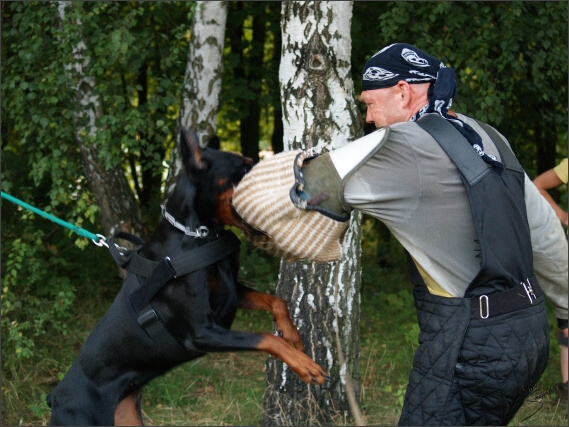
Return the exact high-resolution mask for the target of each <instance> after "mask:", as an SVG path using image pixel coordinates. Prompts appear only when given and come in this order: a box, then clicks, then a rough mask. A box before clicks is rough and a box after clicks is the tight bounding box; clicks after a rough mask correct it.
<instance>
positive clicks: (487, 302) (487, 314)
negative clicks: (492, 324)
mask: <svg viewBox="0 0 569 427" xmlns="http://www.w3.org/2000/svg"><path fill="white" fill-rule="evenodd" d="M482 298H485V303H483V302H482ZM479 301H480V318H481V319H488V316H490V304H489V299H488V295H481V296H480V298H479ZM484 305H485V306H486V315H484Z"/></svg>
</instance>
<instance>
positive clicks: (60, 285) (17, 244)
mask: <svg viewBox="0 0 569 427" xmlns="http://www.w3.org/2000/svg"><path fill="white" fill-rule="evenodd" d="M32 233H33V234H32ZM43 237H44V236H43V233H42V232H41V230H35V232H33V231H32V230H31V229H27V230H25V231H24V233H22V235H21V237H17V238H14V239H13V240H12V241H11V242H10V243H9V246H8V247H7V248H6V249H7V250H6V251H5V250H4V248H3V255H4V256H3V258H4V257H5V256H6V254H7V257H6V258H7V260H6V261H5V269H4V270H3V271H5V272H7V274H4V275H3V277H2V321H1V322H2V360H3V363H4V364H8V365H10V364H12V363H14V362H15V359H21V358H25V359H30V358H31V357H32V356H36V357H37V356H38V355H40V354H41V352H39V351H37V350H36V349H35V342H34V341H35V339H36V338H38V337H40V336H43V335H45V334H46V333H48V332H49V331H57V332H60V333H61V334H62V335H67V331H68V327H69V323H68V321H69V318H70V316H71V313H72V309H73V302H74V299H75V287H74V286H72V284H71V281H70V279H69V277H66V276H62V275H54V274H53V273H54V272H56V271H58V270H59V271H60V270H62V269H65V268H66V267H68V263H67V261H65V260H64V259H62V258H59V259H56V260H55V261H54V262H48V261H47V258H48V257H53V256H56V255H57V247H56V246H54V245H47V246H46V245H45V244H44V242H43V240H42V238H43ZM14 358H15V359H14Z"/></svg>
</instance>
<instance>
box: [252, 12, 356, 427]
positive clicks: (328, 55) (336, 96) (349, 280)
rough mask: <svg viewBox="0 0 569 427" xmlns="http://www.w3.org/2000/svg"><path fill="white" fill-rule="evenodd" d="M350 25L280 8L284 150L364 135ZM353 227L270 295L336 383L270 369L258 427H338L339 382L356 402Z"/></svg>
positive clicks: (270, 364)
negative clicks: (333, 252)
mask: <svg viewBox="0 0 569 427" xmlns="http://www.w3.org/2000/svg"><path fill="white" fill-rule="evenodd" d="M351 17H352V2H346V1H339V2H337V1H322V2H300V1H292V2H283V5H282V18H281V27H282V57H281V65H280V69H279V78H280V90H281V99H282V104H283V122H284V146H285V150H287V149H288V150H290V149H297V148H310V147H315V148H316V149H317V151H322V149H324V148H328V149H332V148H335V147H339V146H341V145H343V144H344V143H346V142H348V141H351V140H354V139H356V138H358V137H360V136H362V135H363V122H362V120H361V117H360V115H359V113H358V110H357V107H356V104H355V98H354V88H353V81H352V78H351V75H350V53H351V35H350V24H351ZM360 223H361V216H360V214H355V213H354V214H352V219H351V222H350V228H349V230H348V232H347V234H346V237H345V239H344V243H343V253H344V254H343V258H342V259H341V260H340V261H338V262H334V263H307V262H295V263H288V262H286V261H282V262H281V269H280V278H279V283H278V286H277V293H278V294H279V295H280V296H281V297H282V298H284V299H285V301H287V304H288V308H289V310H290V313H291V315H292V316H293V321H294V322H295V324H296V325H297V327H298V329H299V332H300V335H301V338H302V341H303V343H304V345H305V347H306V352H307V354H308V355H309V356H311V357H312V358H314V360H316V361H317V362H318V363H320V364H321V365H322V366H323V367H324V368H325V369H327V370H328V372H329V373H330V374H331V376H332V377H333V379H332V381H330V382H328V383H326V384H325V385H323V386H318V385H307V384H305V383H303V382H302V381H300V379H298V377H297V376H296V375H295V374H294V373H293V372H291V371H290V369H288V367H287V366H286V365H284V364H283V363H282V362H281V361H280V360H276V359H268V360H267V363H266V367H267V390H266V393H265V397H264V405H265V412H264V416H263V425H331V424H332V423H334V424H342V423H345V422H346V419H347V418H348V417H349V413H350V412H349V405H348V400H347V398H346V392H347V390H346V381H350V382H351V383H353V385H354V389H355V398H356V400H357V401H358V402H359V395H360V387H359V386H360V381H359V380H360V377H359V370H358V362H359V316H360V309H359V307H360V294H359V290H360V283H361V276H360V255H361V244H360V237H361V232H360ZM336 334H338V335H339V338H340V340H339V341H340V342H341V353H342V354H339V349H338V346H337V340H336ZM340 356H343V359H344V363H343V364H340V358H341V357H340Z"/></svg>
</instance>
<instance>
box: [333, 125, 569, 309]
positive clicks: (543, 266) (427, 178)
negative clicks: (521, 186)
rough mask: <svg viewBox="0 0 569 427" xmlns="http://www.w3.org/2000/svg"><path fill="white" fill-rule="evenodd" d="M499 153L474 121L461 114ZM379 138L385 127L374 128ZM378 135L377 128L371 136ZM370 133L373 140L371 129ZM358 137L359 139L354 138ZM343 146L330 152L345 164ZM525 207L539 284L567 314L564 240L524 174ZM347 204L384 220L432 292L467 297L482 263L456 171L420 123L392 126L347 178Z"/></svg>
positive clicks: (487, 146) (490, 150) (487, 147)
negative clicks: (469, 286)
mask: <svg viewBox="0 0 569 427" xmlns="http://www.w3.org/2000/svg"><path fill="white" fill-rule="evenodd" d="M459 117H460V119H461V120H463V121H465V122H466V123H468V124H469V125H470V126H472V127H473V128H474V129H475V130H476V131H477V132H478V133H479V134H480V136H481V137H482V141H483V144H484V150H485V151H486V153H487V154H491V155H495V156H496V157H497V158H498V159H499V158H500V156H499V153H498V152H497V150H496V148H495V146H494V144H493V143H492V141H491V139H490V138H489V137H488V135H487V134H486V133H485V132H484V131H483V130H482V128H481V127H480V126H479V125H478V123H476V121H474V120H472V119H470V118H468V117H466V116H463V115H459ZM376 133H377V138H378V140H379V139H381V138H382V136H383V134H384V133H385V132H384V130H378V131H376ZM372 135H373V134H372ZM365 138H367V139H368V140H369V139H372V138H373V136H371V135H368V136H366V137H365ZM354 143H355V142H354ZM350 145H351V144H347V145H345V146H343V147H341V148H340V149H338V150H335V151H336V152H337V155H336V156H335V157H333V161H334V164H335V166H336V168H337V169H342V164H341V163H342V162H344V161H345V160H343V159H345V158H347V157H349V155H348V156H344V155H343V154H347V153H349V150H350ZM525 186H526V190H525V196H526V205H527V208H528V220H529V223H530V228H531V230H532V248H533V251H534V268H535V271H536V274H537V275H538V280H539V281H540V283H541V285H542V288H543V290H544V292H546V294H548V296H550V297H551V298H552V300H553V302H554V303H555V305H556V306H557V308H558V309H560V310H561V312H558V317H559V314H562V313H564V316H565V318H566V317H567V240H566V238H565V235H564V232H563V228H562V227H561V224H560V223H559V221H558V220H557V217H556V216H555V213H554V212H553V210H552V209H551V207H550V206H549V204H548V203H547V201H545V199H544V198H543V197H542V196H541V195H540V194H539V192H538V190H537V189H536V188H535V186H534V185H533V183H532V182H531V180H530V179H529V178H528V177H527V175H526V183H525ZM344 199H345V202H346V203H347V205H348V206H350V207H352V208H353V209H358V210H360V211H362V212H364V213H366V214H369V215H371V216H373V217H375V218H378V219H379V220H381V221H382V222H383V223H384V224H385V225H386V226H387V227H388V228H389V229H390V230H391V232H392V233H393V235H394V236H395V237H396V238H397V239H398V240H399V242H401V244H402V245H403V247H404V248H405V249H406V250H407V251H408V252H409V253H410V254H411V256H412V257H413V259H414V260H415V263H416V265H417V266H418V267H419V271H420V272H421V274H422V276H423V278H424V279H425V281H426V283H427V285H428V287H429V290H430V291H431V292H432V293H435V294H439V295H443V296H454V297H462V296H463V295H464V292H465V291H466V288H467V287H468V285H469V284H470V282H471V281H472V280H473V279H474V277H475V276H476V274H477V273H478V271H479V269H480V259H479V258H477V254H478V253H479V252H478V250H479V245H478V244H477V242H476V239H477V236H476V231H475V228H474V224H473V220H472V214H471V211H470V205H469V201H468V196H467V194H466V190H465V188H464V184H463V183H462V180H461V178H460V173H459V171H458V169H457V168H456V167H455V166H454V165H453V163H452V161H451V160H450V158H449V157H448V156H447V155H446V154H445V152H444V151H443V149H442V148H441V147H440V146H439V144H438V143H437V142H436V141H435V140H434V138H433V137H431V136H430V135H429V134H428V133H427V132H426V131H424V130H423V129H422V128H420V127H419V125H417V124H416V123H412V122H405V123H397V124H395V125H393V126H390V129H389V134H388V137H387V139H386V140H385V141H384V143H383V146H382V147H381V148H380V149H379V150H378V151H377V152H375V154H373V156H371V158H369V159H368V160H367V161H365V162H364V163H363V164H362V165H361V166H360V167H359V169H357V170H355V171H352V172H351V173H350V175H348V177H347V178H346V180H345V182H344Z"/></svg>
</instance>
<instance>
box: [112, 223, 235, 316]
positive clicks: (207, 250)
mask: <svg viewBox="0 0 569 427" xmlns="http://www.w3.org/2000/svg"><path fill="white" fill-rule="evenodd" d="M115 237H119V238H122V239H125V240H129V241H131V242H133V243H140V242H142V243H144V242H143V241H142V240H141V239H139V238H137V237H136V236H133V235H129V234H128V233H122V232H119V233H116V234H115V235H114V236H113V237H111V238H110V239H109V250H110V251H111V254H112V255H113V258H115V261H116V262H117V264H118V265H119V266H120V267H122V268H126V269H127V271H129V272H131V273H133V274H135V275H137V276H140V277H144V278H146V284H145V286H141V287H139V288H138V289H136V290H135V291H134V292H131V301H132V303H133V305H134V307H135V309H136V310H137V312H140V310H141V309H142V308H143V307H145V306H146V305H147V304H148V303H149V302H150V300H151V299H152V298H153V297H154V295H156V293H157V292H158V291H159V290H160V289H162V287H163V286H164V285H165V284H166V283H167V282H168V281H169V280H171V279H173V278H175V277H180V276H184V275H186V274H189V273H192V272H194V271H197V270H201V269H202V268H205V267H207V266H208V265H211V264H214V263H216V262H218V261H220V260H222V259H223V258H225V257H226V256H228V255H230V254H231V253H233V252H234V251H236V250H238V249H239V245H240V244H241V242H240V241H239V238H238V237H237V236H236V235H235V234H234V233H233V232H232V231H230V230H224V232H223V234H222V236H221V237H220V238H218V239H216V240H213V241H212V242H209V243H205V244H203V245H201V246H198V247H195V248H193V249H190V250H189V251H186V252H184V253H183V254H181V255H179V256H177V257H175V258H174V259H170V258H169V257H166V258H164V259H163V260H162V261H159V262H155V261H150V260H148V259H146V258H143V257H141V256H140V255H138V253H137V252H138V249H139V248H137V249H136V250H135V251H128V252H127V253H124V254H121V253H120V252H119V251H118V249H117V248H116V246H115V245H114V238H115ZM111 248H112V250H111Z"/></svg>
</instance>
